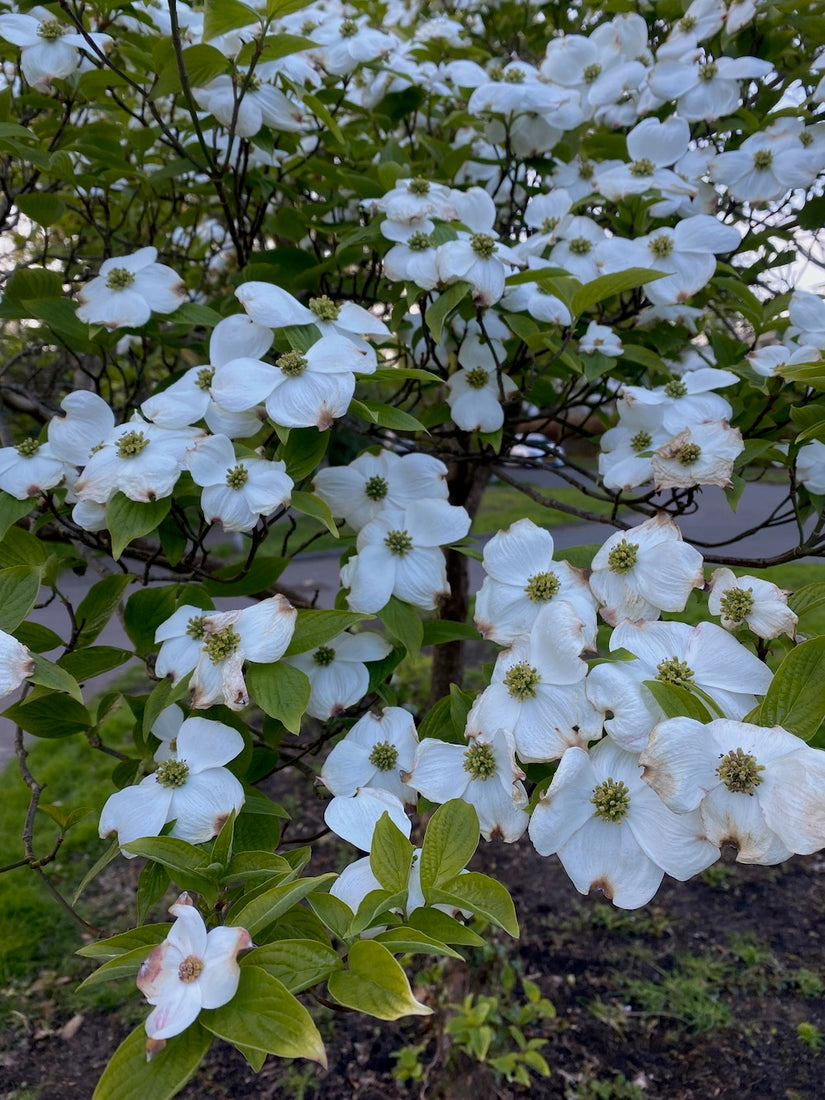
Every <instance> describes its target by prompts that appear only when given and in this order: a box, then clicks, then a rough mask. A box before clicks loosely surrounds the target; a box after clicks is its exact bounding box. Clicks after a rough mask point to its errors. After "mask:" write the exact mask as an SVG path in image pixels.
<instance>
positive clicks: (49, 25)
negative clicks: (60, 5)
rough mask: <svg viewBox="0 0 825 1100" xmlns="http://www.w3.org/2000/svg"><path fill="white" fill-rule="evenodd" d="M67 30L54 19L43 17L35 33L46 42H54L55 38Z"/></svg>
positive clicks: (60, 36)
mask: <svg viewBox="0 0 825 1100" xmlns="http://www.w3.org/2000/svg"><path fill="white" fill-rule="evenodd" d="M67 30H68V28H67V27H64V26H63V24H62V23H59V22H58V21H57V20H56V19H44V20H43V22H42V23H40V24H39V25H38V28H37V34H38V37H39V38H43V39H44V40H45V41H46V42H54V41H55V40H56V39H58V38H62V37H63V35H64V34H65V33H66V31H67Z"/></svg>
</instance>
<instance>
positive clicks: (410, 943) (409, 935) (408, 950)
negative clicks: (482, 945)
mask: <svg viewBox="0 0 825 1100" xmlns="http://www.w3.org/2000/svg"><path fill="white" fill-rule="evenodd" d="M375 941H376V942H377V943H383V944H384V945H385V946H386V947H387V948H389V950H390V951H392V952H393V954H396V953H397V952H403V953H404V954H413V955H447V956H449V957H450V958H451V959H463V958H464V956H463V955H462V954H460V953H459V952H458V951H454V950H453V949H452V947H448V946H447V944H446V943H442V942H441V940H437V939H434V938H433V937H432V936H428V935H426V933H424V932H421V931H420V930H419V929H417V928H411V927H410V926H409V925H405V924H402V925H398V926H397V927H395V928H388V929H387V930H386V931H385V932H380V933H379V934H378V935H377V936H376V937H375Z"/></svg>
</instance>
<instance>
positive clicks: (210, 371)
mask: <svg viewBox="0 0 825 1100" xmlns="http://www.w3.org/2000/svg"><path fill="white" fill-rule="evenodd" d="M214 377H215V368H214V367H201V369H200V370H199V371H198V373H197V375H196V377H195V385H196V386H197V387H198V389H199V390H208V389H209V387H210V386H211V385H212V379H213V378H214Z"/></svg>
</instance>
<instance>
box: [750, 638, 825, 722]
mask: <svg viewBox="0 0 825 1100" xmlns="http://www.w3.org/2000/svg"><path fill="white" fill-rule="evenodd" d="M823 683H825V637H821V638H811V639H810V641H807V642H801V643H800V644H799V645H798V646H795V647H794V648H793V649H792V650H791V651H790V653H788V654H787V656H786V657H785V659H784V660H783V661H782V664H781V665H780V666H779V668H778V669H777V670H776V672H775V673H774V677H773V680H772V681H771V685H770V687H769V688H768V690H767V693H766V695H765V698H764V699H763V700H762V706H761V707H760V710H759V725H760V726H781V727H782V728H783V729H786V730H788V731H789V732H790V733H795V734H796V735H797V737H801V738H803V740H805V741H810V740H811V738H812V737H813V736H814V734H815V733H816V732H817V730H818V729H819V727H820V726H821V725H822V723H823V721H825V691H823V690H822V685H823Z"/></svg>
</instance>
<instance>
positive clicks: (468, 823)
mask: <svg viewBox="0 0 825 1100" xmlns="http://www.w3.org/2000/svg"><path fill="white" fill-rule="evenodd" d="M479 835H480V832H479V826H478V814H477V813H476V811H475V809H474V808H473V807H472V806H471V805H470V803H469V802H465V801H464V800H463V799H461V798H453V799H451V800H450V801H449V802H445V803H444V805H443V806H439V807H438V809H437V810H436V811H435V813H434V814H433V816H432V817H431V818H430V823H429V825H428V826H427V832H426V834H425V836H424V844H423V846H422V848H421V859H420V871H421V889H422V891H423V893H424V897H425V898H426V899H427V901H430V893H431V891H432V889H433V888H434V887H436V886H440V885H441V884H442V883H445V882H448V881H449V880H451V879H453V878H455V876H456V875H457V874H458V873H459V872H460V871H462V870H463V869H464V868H465V867H466V866H467V864H468V863H469V862H470V860H471V859H472V857H473V855H474V853H475V850H476V848H477V847H478V838H479Z"/></svg>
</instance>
